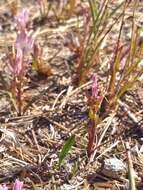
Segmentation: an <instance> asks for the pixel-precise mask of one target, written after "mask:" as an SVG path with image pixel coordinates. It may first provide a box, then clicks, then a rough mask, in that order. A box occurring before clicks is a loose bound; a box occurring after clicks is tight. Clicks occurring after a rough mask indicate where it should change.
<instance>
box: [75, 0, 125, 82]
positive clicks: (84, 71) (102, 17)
mask: <svg viewBox="0 0 143 190" xmlns="http://www.w3.org/2000/svg"><path fill="white" fill-rule="evenodd" d="M88 3H89V10H90V13H91V14H90V15H91V16H90V15H89V13H88V12H86V13H85V14H84V17H85V19H84V20H85V22H84V34H83V38H82V37H81V38H80V40H79V41H80V51H78V52H79V58H78V67H77V76H76V80H77V81H76V82H77V84H78V85H81V84H82V83H84V82H85V81H86V80H87V76H88V74H89V73H90V71H91V69H92V68H93V66H95V65H98V66H99V65H100V51H101V46H102V43H103V41H104V39H105V38H106V37H107V36H108V34H109V33H110V31H111V30H112V28H113V26H114V25H115V24H116V23H117V22H118V21H119V19H120V18H121V16H122V14H123V13H121V14H120V15H119V16H118V17H116V18H115V19H113V22H112V23H111V24H109V20H110V19H111V18H113V16H114V15H115V13H116V12H117V10H118V9H119V8H120V7H122V6H123V3H121V4H120V5H119V6H118V7H116V8H115V9H114V10H113V11H109V8H108V7H109V5H110V1H109V0H106V1H103V2H102V3H101V4H100V5H99V4H98V3H97V2H96V1H95V0H93V1H91V0H88ZM78 49H79V48H78Z"/></svg>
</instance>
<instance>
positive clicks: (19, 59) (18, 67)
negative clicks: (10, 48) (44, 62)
mask: <svg viewBox="0 0 143 190" xmlns="http://www.w3.org/2000/svg"><path fill="white" fill-rule="evenodd" d="M23 70H24V68H23V52H22V49H21V48H18V49H17V52H16V58H15V67H14V73H15V74H16V75H20V73H21V72H22V71H23Z"/></svg>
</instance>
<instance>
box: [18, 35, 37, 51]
mask: <svg viewBox="0 0 143 190" xmlns="http://www.w3.org/2000/svg"><path fill="white" fill-rule="evenodd" d="M33 45H34V39H32V38H31V37H29V36H28V34H27V33H26V32H25V31H20V32H19V33H18V34H17V38H16V43H15V47H16V49H18V48H21V49H22V50H24V51H25V52H29V51H32V49H33Z"/></svg>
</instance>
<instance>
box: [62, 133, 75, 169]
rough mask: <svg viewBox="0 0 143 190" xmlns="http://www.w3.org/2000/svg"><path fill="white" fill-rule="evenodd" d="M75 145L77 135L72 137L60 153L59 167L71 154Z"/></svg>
mask: <svg viewBox="0 0 143 190" xmlns="http://www.w3.org/2000/svg"><path fill="white" fill-rule="evenodd" d="M74 144H75V135H72V136H71V137H70V138H69V139H68V140H67V141H66V143H65V144H64V146H63V148H62V151H61V152H60V155H59V166H60V165H61V164H62V162H63V160H64V159H65V157H66V156H67V154H68V153H69V151H70V149H71V147H72V146H73V145H74Z"/></svg>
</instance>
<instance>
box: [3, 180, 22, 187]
mask: <svg viewBox="0 0 143 190" xmlns="http://www.w3.org/2000/svg"><path fill="white" fill-rule="evenodd" d="M22 189H23V182H21V181H19V180H18V179H16V181H15V183H14V184H13V187H12V190H22ZM0 190H8V188H7V187H6V185H3V186H2V185H0Z"/></svg>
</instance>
